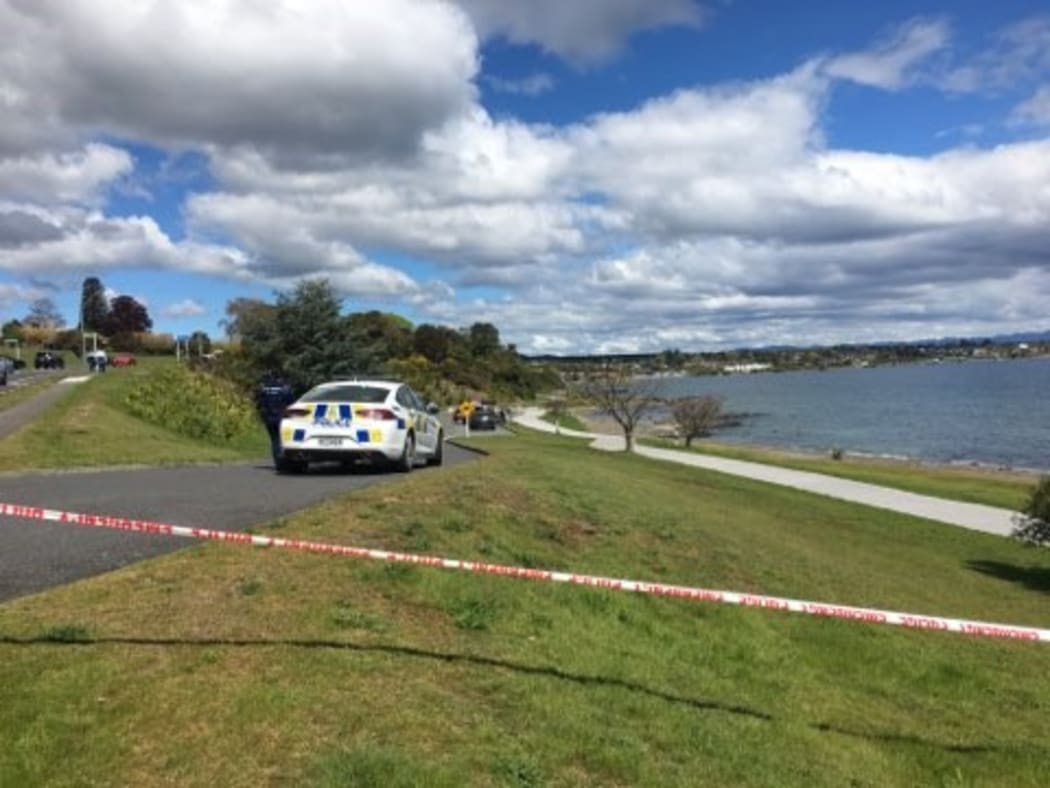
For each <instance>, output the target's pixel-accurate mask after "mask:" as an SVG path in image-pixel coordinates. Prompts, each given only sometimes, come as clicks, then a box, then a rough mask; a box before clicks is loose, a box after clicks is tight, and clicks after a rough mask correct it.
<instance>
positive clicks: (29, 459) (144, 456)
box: [0, 358, 269, 471]
mask: <svg viewBox="0 0 1050 788" xmlns="http://www.w3.org/2000/svg"><path fill="white" fill-rule="evenodd" d="M174 363H175V361H174V360H173V359H166V358H164V359H150V358H143V359H140V361H139V364H138V366H135V367H119V368H116V367H115V368H111V369H110V370H109V371H107V372H105V373H103V374H100V375H95V376H93V377H92V379H91V380H90V381H87V382H86V383H76V384H72V383H71V384H66V385H68V387H69V393H68V394H67V395H66V396H65V397H63V398H62V399H61V400H60V401H59V402H58V403H56V404H55V405H54V406H53V407H52V408H50V409H49V410H48V411H47V412H46V413H45V414H44V415H42V416H41V417H39V418H37V419H36V420H35V421H34V422H33V423H32V424H30V425H28V426H26V427H25V428H23V429H21V430H19V431H18V432H16V433H14V434H13V435H11V436H9V437H8V438H6V439H4V440H2V441H0V471H10V470H22V469H27V468H63V467H80V466H99V465H122V464H136V463H144V464H150V465H163V464H177V463H188V462H223V461H233V460H239V459H245V458H252V457H262V456H265V455H266V454H267V453H268V451H269V442H268V441H267V438H266V433H265V430H263V428H262V426H261V425H260V427H259V431H258V435H257V436H253V439H252V440H250V441H245V442H243V443H240V444H237V445H214V444H209V443H204V442H201V441H196V440H192V439H190V438H185V437H182V436H180V435H177V434H175V433H173V432H171V431H169V430H166V429H164V428H163V427H159V426H157V425H154V424H149V423H147V422H144V421H142V420H140V419H137V418H135V417H134V416H131V415H130V414H129V413H128V412H127V411H126V408H125V405H124V398H125V397H126V396H127V394H128V392H129V391H130V390H131V388H132V387H133V386H134V384H135V382H136V381H138V380H141V379H142V377H143V376H145V375H149V374H150V373H151V371H153V370H156V369H158V368H160V366H161V365H164V364H174Z"/></svg>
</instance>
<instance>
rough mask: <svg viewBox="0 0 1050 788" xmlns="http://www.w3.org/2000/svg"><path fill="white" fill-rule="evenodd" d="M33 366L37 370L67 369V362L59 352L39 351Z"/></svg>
mask: <svg viewBox="0 0 1050 788" xmlns="http://www.w3.org/2000/svg"><path fill="white" fill-rule="evenodd" d="M33 366H34V367H35V368H36V369H65V368H66V360H65V359H64V358H62V354H61V353H58V352H57V351H54V350H38V351H37V354H36V357H35V358H34V359H33Z"/></svg>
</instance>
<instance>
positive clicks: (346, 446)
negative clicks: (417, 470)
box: [277, 380, 445, 473]
mask: <svg viewBox="0 0 1050 788" xmlns="http://www.w3.org/2000/svg"><path fill="white" fill-rule="evenodd" d="M437 413H438V407H437V405H435V404H433V403H428V404H424V402H423V401H422V400H421V399H420V397H419V395H417V394H416V393H415V392H414V391H413V390H412V389H411V388H410V387H409V386H408V385H406V384H405V383H398V382H391V381H382V380H337V381H333V382H331V383H322V384H321V385H320V386H316V387H315V388H312V389H310V391H308V392H307V393H306V394H304V395H303V396H302V397H300V398H299V399H298V400H297V401H296V402H294V403H292V404H291V405H289V406H288V407H287V408H286V409H285V411H284V418H282V419H281V428H280V429H281V454H280V457H279V459H278V461H277V470H278V471H280V472H281V473H296V472H300V471H303V470H305V469H306V467H307V465H308V464H309V463H311V462H321V461H333V460H334V461H338V462H343V463H345V464H352V463H356V462H360V461H367V462H370V463H384V464H392V465H394V466H395V467H397V468H398V469H399V470H402V471H410V470H412V468H413V467H414V466H415V465H417V464H418V463H420V462H425V463H426V464H428V465H440V464H441V463H442V461H443V459H444V445H443V444H444V438H445V435H444V431H443V430H442V428H441V422H440V420H439V419H438V417H437Z"/></svg>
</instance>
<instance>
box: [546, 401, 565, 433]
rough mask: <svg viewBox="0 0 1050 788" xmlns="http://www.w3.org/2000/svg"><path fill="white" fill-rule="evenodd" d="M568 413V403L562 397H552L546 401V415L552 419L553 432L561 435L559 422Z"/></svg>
mask: <svg viewBox="0 0 1050 788" xmlns="http://www.w3.org/2000/svg"><path fill="white" fill-rule="evenodd" d="M568 412H569V403H568V401H567V400H565V399H564V398H563V397H552V398H551V399H549V400H547V413H549V414H550V416H551V418H553V419H554V432H555V433H558V434H561V420H562V419H563V418H565V414H567V413H568Z"/></svg>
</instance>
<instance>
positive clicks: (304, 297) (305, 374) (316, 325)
mask: <svg viewBox="0 0 1050 788" xmlns="http://www.w3.org/2000/svg"><path fill="white" fill-rule="evenodd" d="M341 311H342V301H341V299H339V298H338V297H337V296H336V295H335V292H334V291H333V290H332V286H331V284H330V283H329V282H328V280H326V279H310V280H303V281H301V282H300V283H299V284H298V285H296V287H295V289H294V290H292V291H291V292H283V293H279V294H278V295H277V304H276V306H275V307H273V311H272V320H270V319H269V317H270V315H271V313H269V310H258V309H255V310H250V312H251V313H253V315H254V319H252V320H248V321H242V324H241V325H240V326H239V330H241V331H242V332H243V333H242V347H243V348H244V351H245V353H247V354H248V356H249V358H250V359H251V360H252V363H253V365H254V366H255V367H256V370H257V371H258V372H263V371H266V370H268V369H274V370H277V371H279V372H281V374H283V375H284V377H285V379H286V380H287V381H288V383H289V384H291V386H292V388H293V389H295V390H296V391H304V390H306V389H309V388H311V387H313V386H316V385H317V384H318V383H322V382H324V381H326V380H333V379H338V378H346V377H352V376H354V375H365V374H368V373H370V372H373V371H374V370H373V369H372V368H371V366H370V364H369V360H368V359H367V358H365V357H363V354H362V353H360V352H358V351H357V349H356V348H355V347H354V343H353V340H352V332H351V330H350V322H349V320H348V319H347V318H345V317H343V315H342V314H341ZM260 316H265V318H266V319H258V318H259V317H260Z"/></svg>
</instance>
